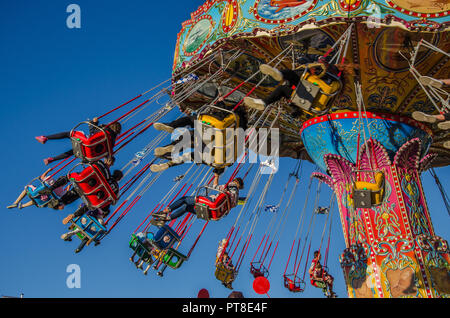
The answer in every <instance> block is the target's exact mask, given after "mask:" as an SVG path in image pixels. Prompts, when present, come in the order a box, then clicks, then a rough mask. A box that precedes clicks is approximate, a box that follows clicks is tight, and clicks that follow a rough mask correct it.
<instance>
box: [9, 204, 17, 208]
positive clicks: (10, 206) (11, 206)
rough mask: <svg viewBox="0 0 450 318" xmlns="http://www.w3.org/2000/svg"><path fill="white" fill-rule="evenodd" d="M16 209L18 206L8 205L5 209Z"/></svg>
mask: <svg viewBox="0 0 450 318" xmlns="http://www.w3.org/2000/svg"><path fill="white" fill-rule="evenodd" d="M17 207H18V204H11V205H8V206H7V207H6V208H7V209H14V208H17Z"/></svg>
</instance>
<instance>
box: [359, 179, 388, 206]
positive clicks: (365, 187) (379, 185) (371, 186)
mask: <svg viewBox="0 0 450 318" xmlns="http://www.w3.org/2000/svg"><path fill="white" fill-rule="evenodd" d="M384 183H385V176H384V172H382V171H378V172H377V173H376V174H375V182H374V183H372V182H367V181H355V183H354V187H353V200H354V202H355V207H357V208H369V207H370V206H374V205H379V204H381V202H382V201H383V196H384ZM369 204H370V206H368V205H369Z"/></svg>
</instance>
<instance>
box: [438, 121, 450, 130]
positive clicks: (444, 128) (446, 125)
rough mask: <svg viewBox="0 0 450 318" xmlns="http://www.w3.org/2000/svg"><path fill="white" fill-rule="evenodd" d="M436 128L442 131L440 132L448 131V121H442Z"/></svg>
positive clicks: (449, 123)
mask: <svg viewBox="0 0 450 318" xmlns="http://www.w3.org/2000/svg"><path fill="white" fill-rule="evenodd" d="M438 128H439V129H442V130H449V129H450V121H449V120H447V121H443V122H441V123H439V124H438Z"/></svg>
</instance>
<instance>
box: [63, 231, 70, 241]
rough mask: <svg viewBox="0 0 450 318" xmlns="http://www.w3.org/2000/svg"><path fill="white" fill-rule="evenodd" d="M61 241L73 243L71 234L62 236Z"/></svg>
mask: <svg viewBox="0 0 450 318" xmlns="http://www.w3.org/2000/svg"><path fill="white" fill-rule="evenodd" d="M61 240H64V241H72V238H71V237H70V236H69V234H67V233H65V234H63V235H61Z"/></svg>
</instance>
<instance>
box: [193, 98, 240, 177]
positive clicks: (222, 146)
mask: <svg viewBox="0 0 450 318" xmlns="http://www.w3.org/2000/svg"><path fill="white" fill-rule="evenodd" d="M209 107H212V108H217V109H219V110H220V112H219V113H221V114H223V113H224V112H226V113H229V114H228V115H226V116H220V115H221V114H211V113H208V114H199V116H198V118H197V119H198V120H199V121H200V123H201V127H202V136H204V135H205V132H206V130H208V129H213V134H212V135H213V136H212V145H213V149H212V159H213V160H212V163H211V164H210V166H212V167H214V168H218V169H221V168H225V167H228V166H231V165H233V164H234V162H235V161H236V159H237V140H236V139H237V137H236V134H235V133H234V132H233V134H230V133H229V134H228V136H227V129H236V128H238V127H239V116H237V115H236V114H235V113H234V112H232V111H229V110H225V109H222V108H219V107H215V106H209ZM227 137H228V139H227ZM230 137H231V138H230ZM208 142H209V141H208ZM227 154H232V155H233V157H232V158H230V155H227ZM230 159H232V160H230Z"/></svg>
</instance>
